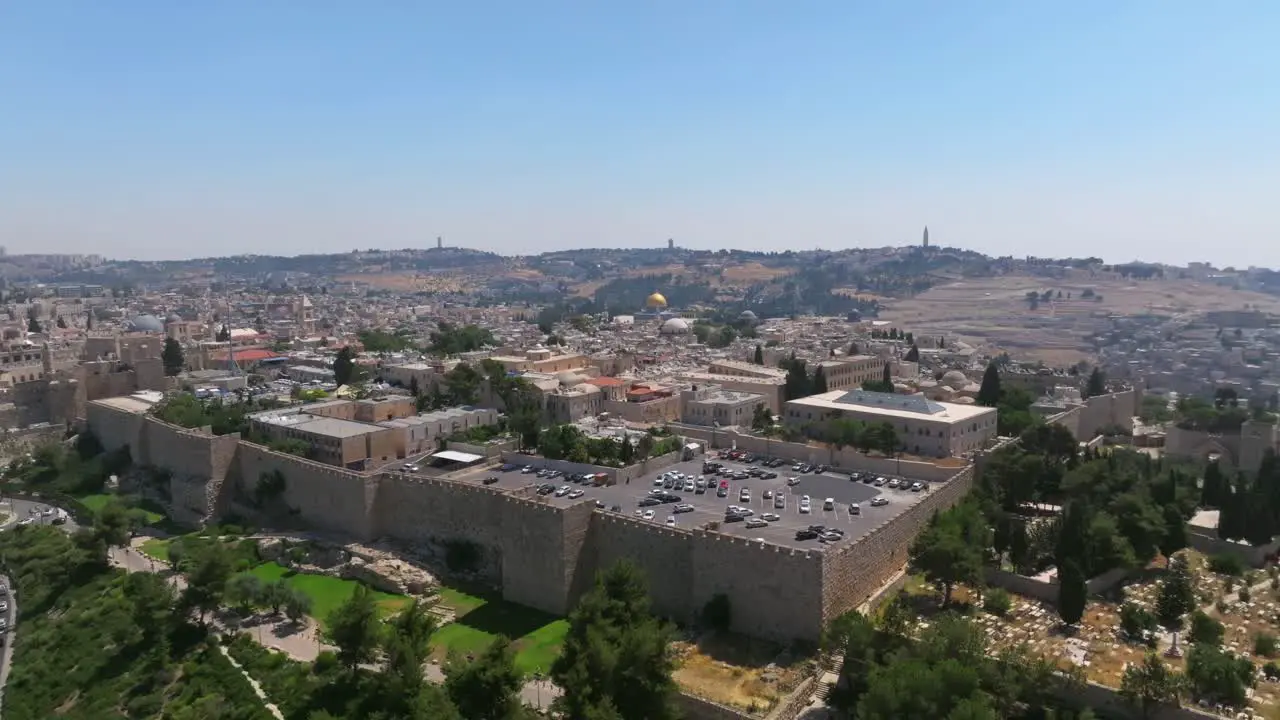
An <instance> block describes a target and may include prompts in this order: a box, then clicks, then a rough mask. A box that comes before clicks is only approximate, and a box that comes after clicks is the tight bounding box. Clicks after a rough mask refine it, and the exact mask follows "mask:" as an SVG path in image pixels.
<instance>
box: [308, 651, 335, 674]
mask: <svg viewBox="0 0 1280 720" xmlns="http://www.w3.org/2000/svg"><path fill="white" fill-rule="evenodd" d="M338 667H339V663H338V656H337V654H335V653H334V652H333V651H332V650H322V651H321V652H320V654H319V655H316V659H315V661H314V662H312V664H311V668H312V670H313V671H314V672H315V674H317V675H327V674H328V673H330V672H332V671H333V670H335V669H336V668H338Z"/></svg>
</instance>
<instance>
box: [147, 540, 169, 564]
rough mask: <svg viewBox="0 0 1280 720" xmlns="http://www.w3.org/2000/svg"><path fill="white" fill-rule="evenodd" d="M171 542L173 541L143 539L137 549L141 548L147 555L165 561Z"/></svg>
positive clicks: (167, 558)
mask: <svg viewBox="0 0 1280 720" xmlns="http://www.w3.org/2000/svg"><path fill="white" fill-rule="evenodd" d="M171 542H173V541H172V540H162V539H160V538H151V539H150V540H147V541H144V542H143V543H142V547H140V548H139V550H141V551H142V554H143V555H146V556H147V557H150V558H154V559H156V560H160V561H161V562H166V563H167V562H169V543H171Z"/></svg>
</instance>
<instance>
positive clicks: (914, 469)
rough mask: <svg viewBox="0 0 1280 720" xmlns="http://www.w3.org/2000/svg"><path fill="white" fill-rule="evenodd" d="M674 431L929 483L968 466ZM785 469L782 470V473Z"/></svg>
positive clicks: (709, 431)
mask: <svg viewBox="0 0 1280 720" xmlns="http://www.w3.org/2000/svg"><path fill="white" fill-rule="evenodd" d="M670 427H671V428H672V430H673V431H674V432H677V433H679V434H681V435H684V436H685V437H687V438H688V439H690V440H698V441H701V442H704V443H707V444H708V447H711V448H718V449H725V448H736V449H738V450H745V451H747V452H750V453H759V454H764V455H771V456H773V457H780V458H785V459H787V460H791V461H793V462H809V463H818V464H824V465H830V466H831V467H833V468H836V469H838V470H840V471H843V472H849V471H854V470H857V471H861V472H871V473H876V474H877V475H896V476H899V477H906V478H911V479H912V480H923V481H925V482H942V481H944V480H947V479H948V478H950V477H951V476H953V475H955V474H956V472H957V471H959V470H960V469H961V468H962V467H963V466H964V465H963V461H960V460H949V461H948V460H942V461H940V462H937V463H934V462H927V461H922V460H897V459H894V458H884V457H875V456H872V455H866V454H863V453H862V452H861V451H859V450H855V449H853V448H844V449H842V450H839V451H836V452H832V450H831V449H830V448H828V447H827V446H825V445H805V444H803V443H792V442H784V441H782V440H772V439H769V438H762V437H756V436H754V435H747V434H745V433H738V432H736V431H733V430H716V429H714V428H707V427H700V426H697V425H674V424H673V425H671V426H670ZM782 473H783V470H781V469H779V474H782Z"/></svg>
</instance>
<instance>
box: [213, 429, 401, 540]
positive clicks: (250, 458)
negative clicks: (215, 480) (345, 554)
mask: <svg viewBox="0 0 1280 720" xmlns="http://www.w3.org/2000/svg"><path fill="white" fill-rule="evenodd" d="M276 471H279V472H280V474H281V475H283V476H284V493H283V494H282V496H281V497H280V500H281V502H283V503H284V504H285V505H287V506H288V507H289V508H291V509H292V510H296V511H297V514H298V515H299V516H300V517H301V518H302V519H303V520H305V522H306V523H307V524H309V525H311V526H312V527H314V528H316V529H318V530H322V531H325V532H331V533H337V534H339V535H346V536H349V537H352V538H354V539H357V540H365V541H368V540H372V539H373V538H374V537H375V536H376V535H375V532H374V530H373V528H372V526H371V521H370V520H371V517H372V514H373V513H372V508H373V504H374V499H375V497H376V495H377V489H378V482H377V479H376V478H375V477H373V476H370V475H365V474H362V473H357V472H352V471H350V470H344V469H342V468H338V467H334V466H332V465H325V464H322V463H318V462H312V461H311V460H307V459H305V458H300V457H298V456H296V455H289V454H287V453H278V452H275V451H273V450H268V449H267V448H265V447H263V446H261V445H255V444H253V443H250V442H247V441H241V442H240V444H239V446H238V449H237V452H236V461H235V462H234V463H232V465H231V468H230V470H229V472H228V474H227V478H226V483H227V484H229V485H231V486H232V487H237V486H238V488H239V489H240V490H241V491H242V492H243V493H244V494H246V495H248V496H250V497H252V496H253V494H254V490H255V489H256V488H257V486H258V483H259V482H260V481H261V480H262V476H263V475H265V474H267V473H272V472H276Z"/></svg>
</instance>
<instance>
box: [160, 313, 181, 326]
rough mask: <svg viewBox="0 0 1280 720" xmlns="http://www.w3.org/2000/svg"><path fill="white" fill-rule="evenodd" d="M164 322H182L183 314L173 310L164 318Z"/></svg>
mask: <svg viewBox="0 0 1280 720" xmlns="http://www.w3.org/2000/svg"><path fill="white" fill-rule="evenodd" d="M164 322H165V324H166V325H167V324H169V323H176V322H182V316H181V315H179V314H178V313H172V312H171V313H169V314H168V315H166V316H165V318H164Z"/></svg>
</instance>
